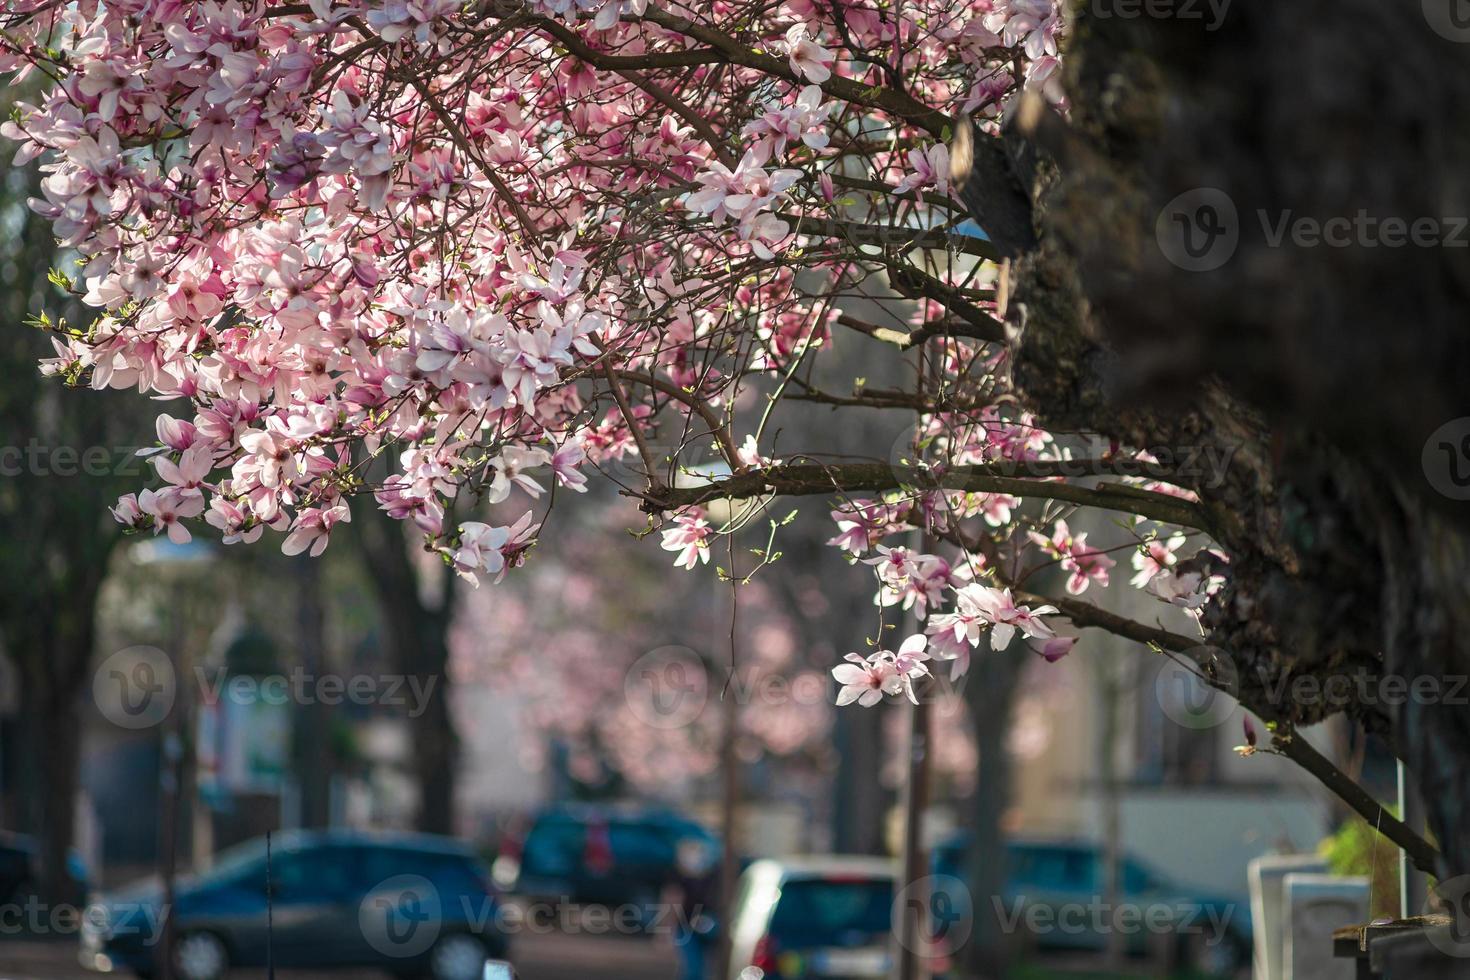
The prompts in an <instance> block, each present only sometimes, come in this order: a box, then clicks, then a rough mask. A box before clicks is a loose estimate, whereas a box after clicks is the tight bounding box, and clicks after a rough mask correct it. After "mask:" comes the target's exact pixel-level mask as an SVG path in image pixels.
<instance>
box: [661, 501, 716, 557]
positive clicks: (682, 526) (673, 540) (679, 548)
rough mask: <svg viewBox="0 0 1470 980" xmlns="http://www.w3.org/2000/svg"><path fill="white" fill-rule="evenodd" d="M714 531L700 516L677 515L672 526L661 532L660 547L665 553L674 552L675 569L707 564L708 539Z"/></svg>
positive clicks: (689, 514)
mask: <svg viewBox="0 0 1470 980" xmlns="http://www.w3.org/2000/svg"><path fill="white" fill-rule="evenodd" d="M713 536H714V529H713V528H711V527H710V526H709V522H708V521H706V520H705V519H704V518H703V517H702V516H699V515H698V514H693V513H685V514H679V515H678V516H676V517H675V518H674V526H673V527H671V528H668V529H666V530H665V531H664V532H663V544H662V547H663V549H664V550H665V551H676V552H678V553H679V557H678V558H677V559H675V560H674V567H675V568H689V569H692V568H693V567H694V565H695V563H696V562H703V563H705V564H706V565H707V564H709V539H710V538H712V537H713Z"/></svg>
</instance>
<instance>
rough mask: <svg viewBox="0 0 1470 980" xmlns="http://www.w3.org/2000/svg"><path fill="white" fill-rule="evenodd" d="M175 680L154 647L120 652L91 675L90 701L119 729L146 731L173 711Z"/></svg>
mask: <svg viewBox="0 0 1470 980" xmlns="http://www.w3.org/2000/svg"><path fill="white" fill-rule="evenodd" d="M177 687H178V678H177V677H176V676H175V673H174V665H173V663H172V662H171V661H170V660H169V658H168V655H167V654H166V653H164V652H163V651H162V650H160V649H158V648H157V647H150V646H136V647H128V648H127V649H126V650H119V651H118V652H117V653H114V654H113V655H112V656H110V657H108V658H107V659H106V660H104V661H102V663H101V664H100V665H99V666H98V667H97V671H96V673H94V674H93V675H92V699H93V700H94V701H96V703H97V708H98V710H100V711H101V712H102V715H103V717H105V718H106V719H107V720H108V721H110V722H112V723H113V724H114V725H117V726H118V727H119V728H131V729H139V728H148V727H149V726H152V725H156V724H158V723H159V722H161V721H163V719H165V718H167V717H168V713H169V712H170V711H171V710H173V706H174V696H175V694H176V693H177Z"/></svg>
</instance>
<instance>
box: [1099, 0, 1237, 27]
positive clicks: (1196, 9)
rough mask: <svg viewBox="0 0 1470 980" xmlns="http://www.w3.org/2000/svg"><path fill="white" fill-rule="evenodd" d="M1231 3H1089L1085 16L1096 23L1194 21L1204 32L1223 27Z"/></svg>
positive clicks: (1150, 0)
mask: <svg viewBox="0 0 1470 980" xmlns="http://www.w3.org/2000/svg"><path fill="white" fill-rule="evenodd" d="M1229 10H1230V0H1091V3H1089V4H1088V12H1089V13H1091V14H1092V16H1094V17H1096V18H1098V19H1099V20H1108V19H1111V18H1117V19H1118V20H1137V19H1139V18H1141V17H1147V18H1149V19H1150V20H1185V21H1188V20H1197V21H1201V22H1203V24H1204V29H1205V30H1207V31H1218V30H1219V29H1220V25H1222V24H1224V23H1225V15H1226V13H1227V12H1229Z"/></svg>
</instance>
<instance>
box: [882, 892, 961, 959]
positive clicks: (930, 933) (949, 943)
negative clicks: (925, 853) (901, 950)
mask: <svg viewBox="0 0 1470 980" xmlns="http://www.w3.org/2000/svg"><path fill="white" fill-rule="evenodd" d="M915 919H917V920H918V921H917V923H913V920H915ZM911 923H913V924H914V925H916V928H909V929H906V928H904V927H905V926H906V925H909V924H911ZM892 925H893V934H894V935H895V936H897V937H898V938H899V940H900V942H903V939H904V937H906V936H913V937H916V938H915V939H914V942H915V943H916V944H917V948H914V949H909V952H911V953H914V954H916V955H917V956H919V957H920V958H921V959H932V958H935V957H939V956H945V955H948V954H950V953H953V952H954V951H955V950H957V949H959V948H961V947H962V946H964V945H965V943H967V942H969V940H970V933H971V932H973V931H974V928H975V903H974V902H973V901H972V900H971V897H970V890H969V888H967V887H966V886H965V883H964V882H963V881H961V880H960V879H959V878H956V877H955V876H954V875H943V874H941V875H925V876H924V877H922V878H918V879H915V880H914V881H911V882H909V883H908V884H907V885H905V886H904V887H903V888H901V889H900V890H899V891H898V893H897V894H896V895H894V896H893V910H892ZM904 945H905V947H907V945H908V944H907V943H905V944H904Z"/></svg>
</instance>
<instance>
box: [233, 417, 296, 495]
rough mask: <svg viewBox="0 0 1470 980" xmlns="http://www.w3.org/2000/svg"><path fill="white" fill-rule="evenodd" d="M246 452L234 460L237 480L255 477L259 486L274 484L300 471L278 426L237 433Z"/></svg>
mask: <svg viewBox="0 0 1470 980" xmlns="http://www.w3.org/2000/svg"><path fill="white" fill-rule="evenodd" d="M239 442H240V448H241V449H243V450H244V451H245V453H246V455H244V456H241V457H240V458H239V459H238V460H236V461H235V466H234V477H235V481H236V482H237V483H241V482H249V481H250V480H252V479H254V480H258V481H259V482H260V485H261V486H263V487H277V486H280V485H281V484H283V483H287V482H289V481H291V480H293V479H295V478H296V477H298V476H300V475H301V473H302V470H301V466H300V463H299V462H298V460H297V459H296V457H295V455H294V454H293V453H292V450H291V442H290V440H289V439H288V438H287V436H286V434H285V433H284V432H283V431H281V429H280V428H279V427H275V426H272V427H269V428H266V429H264V430H261V429H253V430H251V431H249V432H246V433H245V434H244V435H242V436H240V439H239Z"/></svg>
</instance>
